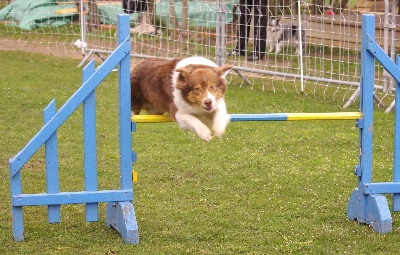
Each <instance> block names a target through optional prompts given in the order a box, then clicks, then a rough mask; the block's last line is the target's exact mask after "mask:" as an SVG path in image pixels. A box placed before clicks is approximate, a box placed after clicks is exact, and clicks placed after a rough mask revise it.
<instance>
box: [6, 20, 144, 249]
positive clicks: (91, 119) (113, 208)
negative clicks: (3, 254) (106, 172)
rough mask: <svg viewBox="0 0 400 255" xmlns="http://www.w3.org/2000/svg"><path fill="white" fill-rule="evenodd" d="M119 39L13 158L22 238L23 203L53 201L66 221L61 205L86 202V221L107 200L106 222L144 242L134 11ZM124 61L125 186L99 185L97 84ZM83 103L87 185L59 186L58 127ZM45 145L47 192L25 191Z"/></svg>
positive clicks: (54, 215) (52, 215)
mask: <svg viewBox="0 0 400 255" xmlns="http://www.w3.org/2000/svg"><path fill="white" fill-rule="evenodd" d="M117 26H118V31H117V43H118V46H117V48H116V49H115V50H114V52H113V53H112V54H111V55H110V56H109V57H108V58H107V59H106V60H105V61H104V62H103V63H102V64H101V65H100V66H99V67H98V68H97V69H96V70H95V65H94V60H92V61H91V62H90V63H89V64H88V65H87V66H86V67H85V68H84V69H83V83H82V86H81V87H80V88H79V89H78V90H77V91H76V92H75V93H74V94H73V95H72V96H71V98H69V100H68V101H67V102H66V103H65V104H64V105H63V106H62V107H61V108H60V109H59V110H58V111H56V104H55V100H53V101H51V102H50V104H49V105H48V106H47V107H46V109H45V110H44V122H45V123H44V125H43V127H42V128H41V130H39V132H38V133H37V134H36V135H35V136H34V137H33V138H32V139H31V140H30V141H29V142H28V144H27V145H26V146H25V147H24V148H23V149H22V150H21V151H20V152H18V153H17V154H16V155H15V156H14V157H12V158H11V159H10V160H9V169H10V191H11V205H12V214H13V235H14V239H15V240H17V241H22V240H24V223H23V207H24V206H48V220H49V223H58V222H60V218H61V216H60V205H65V204H86V221H88V222H90V221H98V203H102V202H105V203H107V208H106V224H107V226H109V227H113V228H115V229H116V230H117V231H118V232H119V233H120V234H121V236H122V238H123V239H124V241H125V242H127V243H131V244H137V243H138V242H139V235H138V225H137V221H136V216H135V211H134V207H133V204H132V201H133V183H132V162H133V161H135V160H136V155H135V153H134V152H133V151H132V134H131V131H132V126H131V121H130V114H131V109H130V96H131V94H130V77H129V72H130V50H131V42H130V34H129V16H128V15H126V14H124V15H118V21H117ZM116 65H118V70H119V76H118V84H119V85H118V95H119V99H118V100H119V107H118V108H119V152H120V169H119V171H120V180H119V181H120V188H119V189H117V190H98V188H97V186H98V185H97V149H96V98H95V92H96V90H95V89H96V88H97V87H98V86H99V85H100V83H101V82H102V81H103V80H104V79H105V78H106V77H107V75H108V74H109V73H110V72H111V71H112V70H113V69H114V68H115V66H116ZM81 104H82V105H83V128H84V132H83V135H84V166H83V167H82V171H84V176H85V180H84V182H85V190H84V191H80V192H60V191H59V184H58V183H59V177H58V171H59V169H58V168H59V164H58V141H57V129H58V128H59V127H60V126H61V125H62V124H63V123H64V122H65V121H66V120H67V118H68V117H69V116H70V115H71V114H73V112H74V111H75V110H76V109H77V108H78V107H79V106H80V105H81ZM43 145H44V147H45V157H46V183H47V192H46V193H41V194H23V193H22V182H21V169H22V167H23V166H24V165H25V163H26V162H27V161H28V160H29V159H30V158H31V157H32V156H33V155H34V153H35V152H36V151H37V150H38V149H39V148H40V147H41V146H43Z"/></svg>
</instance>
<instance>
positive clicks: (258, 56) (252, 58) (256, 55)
mask: <svg viewBox="0 0 400 255" xmlns="http://www.w3.org/2000/svg"><path fill="white" fill-rule="evenodd" d="M263 58H264V54H260V53H252V54H251V55H249V56H248V57H247V61H256V60H261V59H263Z"/></svg>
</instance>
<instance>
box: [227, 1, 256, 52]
mask: <svg viewBox="0 0 400 255" xmlns="http://www.w3.org/2000/svg"><path fill="white" fill-rule="evenodd" d="M252 2H253V1H252V0H239V20H238V28H237V33H236V37H237V43H236V47H235V49H234V51H233V52H231V53H230V54H229V53H228V55H239V54H240V55H245V54H246V52H247V42H248V40H249V34H250V22H251V9H252V7H253V6H252Z"/></svg>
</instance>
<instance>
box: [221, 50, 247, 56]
mask: <svg viewBox="0 0 400 255" xmlns="http://www.w3.org/2000/svg"><path fill="white" fill-rule="evenodd" d="M226 55H227V56H245V55H246V52H245V51H241V50H233V51H228V52H227V53H226Z"/></svg>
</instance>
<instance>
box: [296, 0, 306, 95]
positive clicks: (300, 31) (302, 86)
mask: <svg viewBox="0 0 400 255" xmlns="http://www.w3.org/2000/svg"><path fill="white" fill-rule="evenodd" d="M300 3H301V0H299V1H297V14H298V16H299V37H300V55H299V57H300V84H301V93H303V94H304V93H305V91H304V77H303V41H302V39H301V38H303V37H302V33H303V32H302V30H301V8H300Z"/></svg>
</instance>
